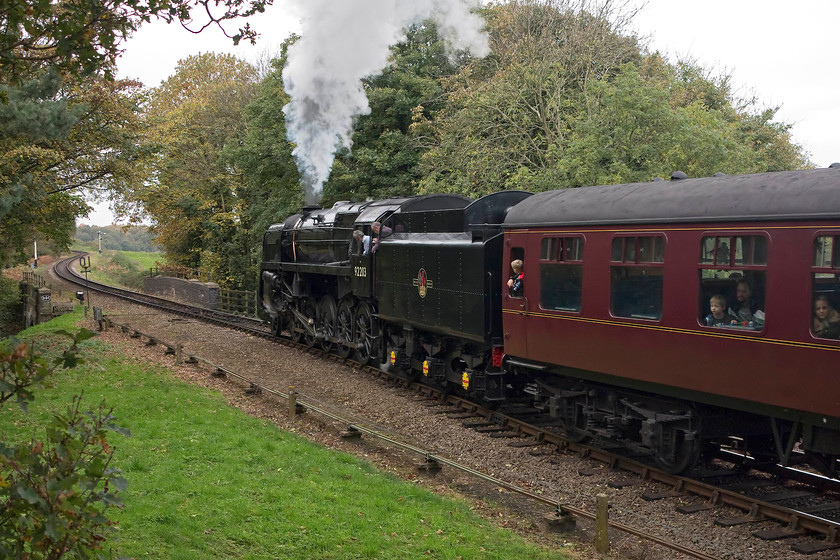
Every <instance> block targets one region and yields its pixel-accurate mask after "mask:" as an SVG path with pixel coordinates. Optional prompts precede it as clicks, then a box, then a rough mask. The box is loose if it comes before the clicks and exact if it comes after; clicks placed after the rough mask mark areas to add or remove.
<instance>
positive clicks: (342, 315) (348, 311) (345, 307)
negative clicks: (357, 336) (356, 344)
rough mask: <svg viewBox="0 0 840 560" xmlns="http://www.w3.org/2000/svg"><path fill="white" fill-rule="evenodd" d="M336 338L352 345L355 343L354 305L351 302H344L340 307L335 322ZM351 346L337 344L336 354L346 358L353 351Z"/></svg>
mask: <svg viewBox="0 0 840 560" xmlns="http://www.w3.org/2000/svg"><path fill="white" fill-rule="evenodd" d="M335 337H336V338H337V339H338V340H340V341H345V342H348V343H350V344H352V342H353V305H352V303H351V302H350V301H349V300H344V301H342V302H341V303H340V304H339V305H338V312H337V314H336V320H335ZM350 344H340V343H339V344H337V345H336V349H335V353H336V354H338V355H339V356H341V357H342V358H346V357H347V356H349V355H350V353H351V352H352V351H353V348H352V347H351V346H350Z"/></svg>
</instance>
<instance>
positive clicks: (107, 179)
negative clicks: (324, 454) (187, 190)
mask: <svg viewBox="0 0 840 560" xmlns="http://www.w3.org/2000/svg"><path fill="white" fill-rule="evenodd" d="M0 93H5V98H6V103H0V131H1V132H0V262H3V263H7V262H10V261H17V262H20V261H23V260H25V255H26V252H27V251H28V248H29V247H31V244H32V241H33V239H38V240H42V239H50V240H53V241H55V242H56V243H57V244H58V245H59V246H60V247H66V246H68V245H69V243H70V240H71V234H72V231H73V227H74V221H75V218H76V216H83V215H86V214H87V211H88V206H87V204H86V203H85V200H84V196H83V194H84V191H87V192H91V193H100V195H105V193H107V196H118V194H119V193H123V192H126V190H130V189H132V188H133V187H134V186H136V185H138V184H140V183H141V182H142V170H141V165H142V161H143V157H144V152H143V150H142V148H141V147H140V146H139V145H138V139H139V132H140V130H141V124H142V123H141V120H140V114H139V106H140V104H141V103H142V99H143V98H142V92H141V91H140V86H139V84H138V83H136V82H131V81H116V82H115V81H108V80H105V79H103V78H98V77H95V76H91V77H87V78H76V79H74V82H73V83H72V84H65V83H64V82H63V81H62V80H61V77H60V76H59V75H58V74H57V73H56V72H55V71H54V70H48V71H44V72H43V73H41V74H40V75H39V76H38V77H37V78H33V80H32V81H30V82H28V83H27V84H25V85H22V86H2V85H0Z"/></svg>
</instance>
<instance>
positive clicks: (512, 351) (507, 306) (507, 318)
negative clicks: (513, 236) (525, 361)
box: [502, 245, 536, 356]
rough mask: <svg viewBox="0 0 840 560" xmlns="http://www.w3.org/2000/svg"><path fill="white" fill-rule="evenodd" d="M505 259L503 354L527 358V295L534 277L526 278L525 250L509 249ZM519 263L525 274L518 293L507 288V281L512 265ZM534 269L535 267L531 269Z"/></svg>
mask: <svg viewBox="0 0 840 560" xmlns="http://www.w3.org/2000/svg"><path fill="white" fill-rule="evenodd" d="M505 253H506V256H507V259H506V261H507V262H506V274H504V275H503V276H502V279H503V281H504V286H502V294H503V295H502V311H503V316H504V345H505V353H506V354H509V355H512V356H527V355H528V311H529V309H528V304H529V302H528V297H527V296H528V294H529V293H530V292H531V291H532V290H530V289H529V282H530V284H533V283H534V282H535V281H536V277H534V276H531V277H528V273H530V272H531V271H530V270H529V268H528V262H527V261H526V260H525V249H524V248H522V247H517V246H515V245H513V246H511V247H510V251H505ZM516 261H519V262H521V263H522V264H523V273H524V274H525V277H524V278H523V280H524V286H523V287H522V289H521V290H520V291H518V292H515V291H514V290H513V287H511V286H509V284H508V283H509V280H511V279H514V278H513V277H514V276H515V275H514V271H513V268H512V263H514V262H516ZM532 268H535V267H532Z"/></svg>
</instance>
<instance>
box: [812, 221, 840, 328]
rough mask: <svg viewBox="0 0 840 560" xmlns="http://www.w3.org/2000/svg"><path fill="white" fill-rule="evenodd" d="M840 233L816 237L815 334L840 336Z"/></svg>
mask: <svg viewBox="0 0 840 560" xmlns="http://www.w3.org/2000/svg"><path fill="white" fill-rule="evenodd" d="M838 240H840V235H834V236H832V235H822V236H819V237H817V238H816V239H815V240H814V261H813V266H812V268H811V274H812V278H813V284H812V297H811V302H812V306H813V307H812V309H811V334H812V335H813V336H815V337H817V338H825V339H833V340H837V339H840V311H838V309H840V254H838V253H840V248H838V244H837V243H838Z"/></svg>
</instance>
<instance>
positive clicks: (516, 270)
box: [507, 259, 525, 297]
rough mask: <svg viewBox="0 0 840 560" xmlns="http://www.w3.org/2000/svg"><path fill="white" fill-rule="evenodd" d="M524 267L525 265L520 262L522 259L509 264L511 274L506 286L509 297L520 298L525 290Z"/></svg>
mask: <svg viewBox="0 0 840 560" xmlns="http://www.w3.org/2000/svg"><path fill="white" fill-rule="evenodd" d="M524 266H525V263H523V262H522V259H516V260H514V261H512V262H511V263H510V268H511V270H512V271H513V272H512V273H511V275H510V279H509V280H508V283H507V285H508V289H509V290H510V295H511V297H522V293H523V292H524V290H525V272H523V268H524Z"/></svg>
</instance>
